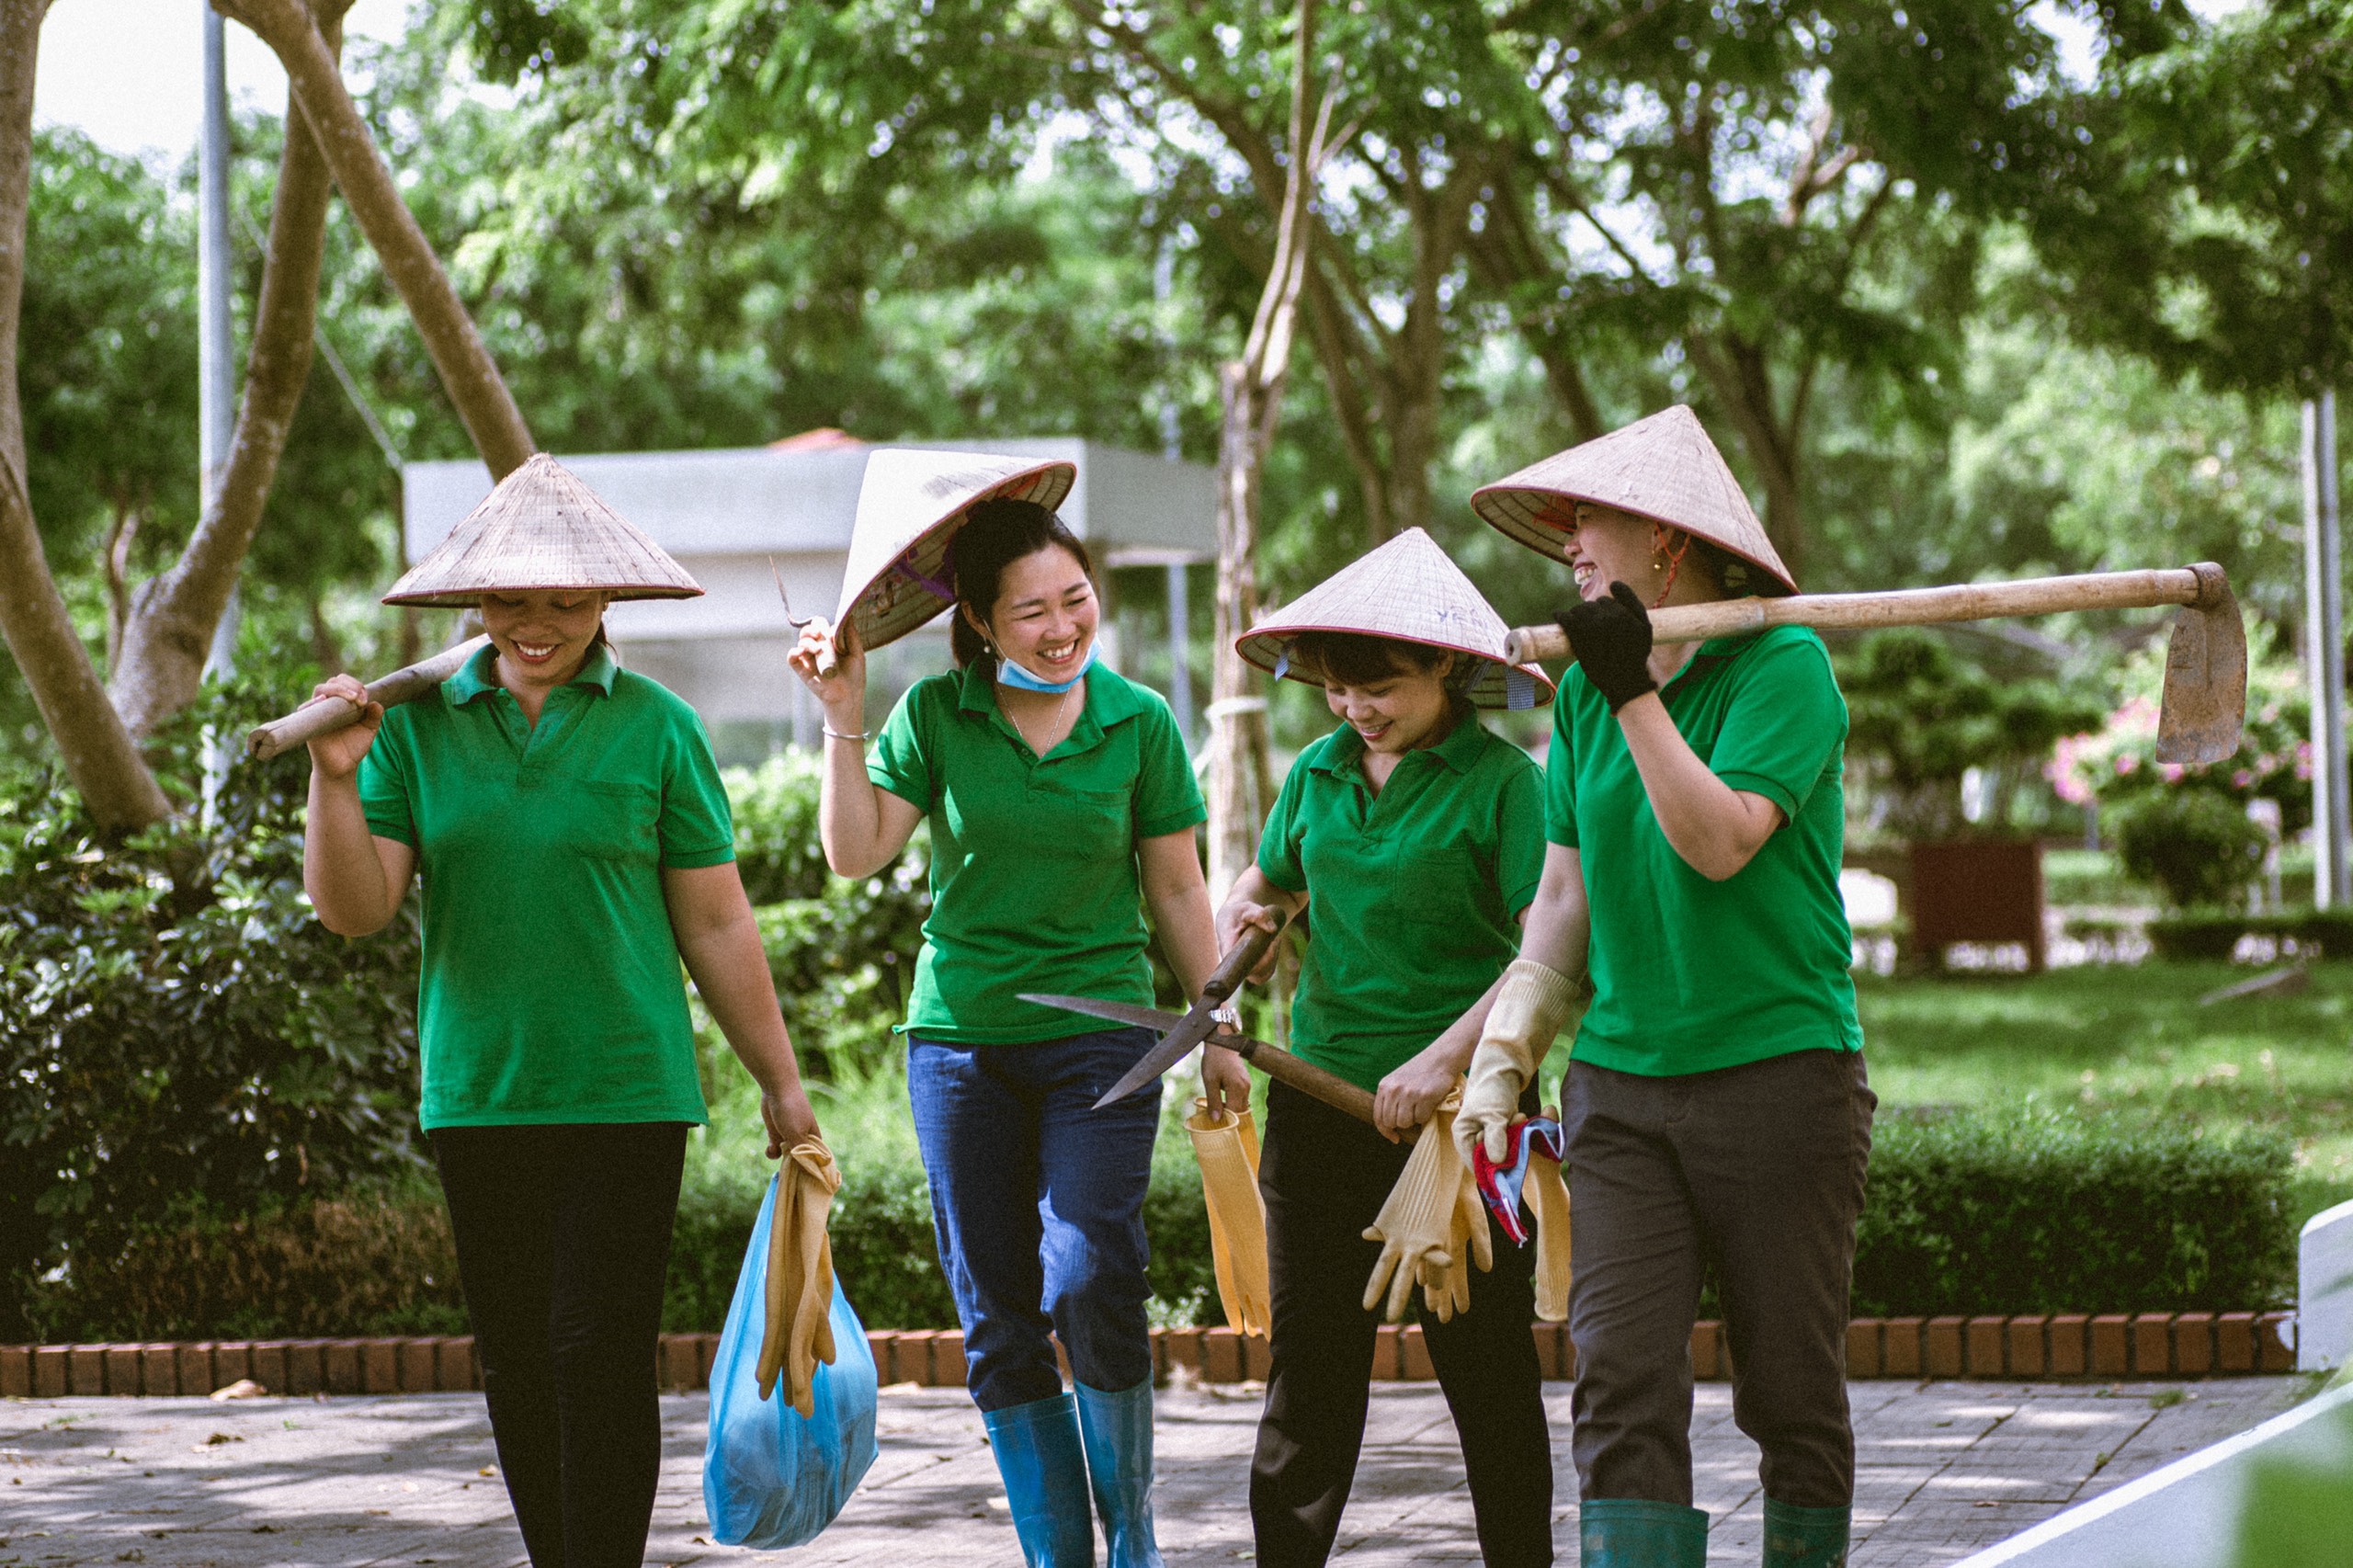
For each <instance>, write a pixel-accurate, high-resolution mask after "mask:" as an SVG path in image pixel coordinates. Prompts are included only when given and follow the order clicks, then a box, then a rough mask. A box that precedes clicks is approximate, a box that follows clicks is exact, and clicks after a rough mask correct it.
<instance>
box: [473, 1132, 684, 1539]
mask: <svg viewBox="0 0 2353 1568" xmlns="http://www.w3.org/2000/svg"><path fill="white" fill-rule="evenodd" d="M433 1153H434V1157H435V1158H436V1159H437V1160H438V1162H439V1164H440V1167H441V1188H442V1191H443V1192H444V1193H445V1194H446V1195H447V1196H448V1199H449V1226H450V1230H451V1233H453V1235H454V1236H455V1238H456V1241H457V1245H458V1273H459V1276H460V1278H461V1280H462V1281H463V1284H464V1288H465V1295H466V1315H467V1316H468V1317H470V1318H471V1319H472V1322H473V1331H474V1348H475V1351H476V1352H477V1353H478V1354H479V1355H480V1356H481V1358H482V1379H483V1395H484V1398H485V1399H486V1401H487V1403H489V1405H490V1429H491V1433H492V1435H493V1436H494V1437H495V1438H496V1439H497V1442H498V1468H499V1472H500V1474H501V1475H503V1476H504V1477H505V1478H506V1495H507V1496H508V1497H509V1498H510V1499H511V1500H512V1501H513V1503H514V1505H515V1521H516V1523H517V1524H518V1525H520V1526H521V1527H522V1530H523V1545H524V1548H525V1550H527V1551H529V1553H530V1556H531V1568H638V1565H639V1564H640V1563H642V1562H643V1561H644V1558H645V1535H646V1529H647V1527H648V1525H649V1524H650V1522H651V1521H652V1519H653V1517H654V1485H655V1483H656V1482H657V1481H658V1480H659V1479H660V1476H661V1471H662V1411H661V1404H660V1402H659V1400H658V1398H657V1396H656V1392H655V1386H654V1376H655V1374H654V1349H655V1343H656V1340H657V1338H658V1336H659V1335H660V1333H661V1328H662V1284H663V1277H664V1275H665V1273H666V1272H667V1270H668V1268H669V1264H670V1230H671V1226H672V1224H673V1223H674V1222H675V1221H676V1218H677V1212H678V1181H679V1176H680V1173H681V1171H682V1169H683V1167H684V1165H685V1163H686V1153H687V1127H686V1124H685V1123H684V1122H676V1121H657V1122H630V1123H616V1124H609V1125H607V1124H590V1125H572V1126H562V1127H445V1128H440V1129H438V1130H437V1131H435V1132H434V1133H433Z"/></svg>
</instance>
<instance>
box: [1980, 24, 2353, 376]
mask: <svg viewBox="0 0 2353 1568" xmlns="http://www.w3.org/2000/svg"><path fill="white" fill-rule="evenodd" d="M2120 9H2121V7H2120ZM2101 78H2102V79H2101V80H2100V82H2099V83H2098V84H2097V85H2096V86H2095V88H2094V89H2093V90H2092V91H2091V92H2089V93H2087V94H2086V95H2085V97H2084V100H2083V102H2082V104H2081V106H2080V110H2079V112H2080V114H2081V123H2082V131H2081V136H2082V142H2083V151H2082V153H2080V155H2079V156H2078V157H2077V158H2076V159H2075V167H2074V168H2072V169H2071V170H2070V171H2069V177H2068V178H2066V179H2065V180H2063V181H2060V182H2057V183H2056V184H2055V185H2054V186H2053V187H2052V188H2050V189H2047V190H2044V191H2041V192H2038V193H2037V199H2035V200H2034V201H2033V202H2031V203H2030V204H2029V206H2028V207H2027V209H2026V210H2027V211H2028V212H2029V214H2030V222H2031V224H2032V228H2033V231H2034V235H2035V239H2036V242H2037V244H2038V245H2039V246H2040V248H2041V250H2042V252H2043V254H2044V255H2045V256H2048V257H2049V258H2050V259H2051V261H2052V264H2053V267H2054V270H2055V274H2056V275H2055V276H2054V278H2053V280H2052V281H2053V288H2052V298H2053V300H2054V301H2055V302H2057V303H2059V304H2060V305H2062V306H2063V308H2064V309H2066V310H2067V311H2068V312H2069V313H2070V314H2071V315H2072V316H2073V318H2074V319H2075V322H2076V323H2077V324H2078V325H2079V326H2080V327H2082V328H2083V329H2085V330H2086V332H2088V333H2089V334H2090V335H2094V336H2095V337H2097V338H2099V339H2101V340H2104V341H2107V342H2111V343H2114V344H2117V345H2120V346H2121V347H2126V348H2129V349H2131V350H2132V351H2133V352H2135V353H2139V354H2143V355H2145V356H2147V357H2149V358H2151V359H2153V360H2154V362H2156V363H2157V364H2158V365H2160V366H2162V367H2164V368H2165V369H2167V370H2168V371H2171V372H2175V373H2182V372H2188V371H2193V370H2194V371H2196V372H2198V373H2199V375H2200V377H2201V378H2202V379H2203V380H2204V381H2206V383H2207V384H2208V385H2211V386H2220V387H2237V388H2245V389H2250V390H2255V391H2260V392H2296V393H2298V394H2300V395H2305V396H2309V395H2311V394H2312V393H2313V392H2317V391H2319V390H2320V389H2322V388H2325V387H2334V386H2336V385H2338V384H2339V383H2341V382H2342V381H2344V380H2345V378H2346V374H2347V369H2348V368H2353V221H2349V220H2348V218H2347V213H2348V212H2349V211H2353V140H2349V139H2348V138H2347V135H2346V131H2345V128H2346V126H2347V124H2348V123H2353V14H2349V13H2348V12H2347V10H2346V8H2345V7H2344V6H2341V5H2338V4H2336V3H2334V0H2278V3H2275V4H2270V5H2265V6H2248V7H2246V8H2245V9H2244V10H2242V11H2239V12H2238V13H2237V14H2235V15H2234V16H2232V17H2227V18H2225V19H2224V20H2222V21H2221V22H2218V23H2216V24H2214V25H2212V26H2211V27H2208V28H2198V29H2188V28H2183V29H2180V30H2179V31H2177V33H2175V35H2174V36H2173V37H2171V38H2169V39H2167V40H2165V47H2162V48H2157V49H2154V50H2151V51H2145V52H2123V53H2118V54H2112V55H2111V56H2110V57H2109V58H2108V59H2106V60H2104V61H2103V62H2102V63H2101Z"/></svg>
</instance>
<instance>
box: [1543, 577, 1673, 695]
mask: <svg viewBox="0 0 2353 1568" xmlns="http://www.w3.org/2000/svg"><path fill="white" fill-rule="evenodd" d="M1554 619H1557V620H1558V621H1560V623H1561V630H1562V631H1565V632H1567V633H1568V634H1569V652H1570V653H1572V654H1574V655H1575V658H1576V661H1577V664H1578V665H1579V666H1580V667H1582V668H1583V669H1584V671H1585V678H1586V679H1587V680H1589V681H1591V682H1592V683H1593V688H1594V689H1595V690H1596V691H1598V692H1599V693H1601V697H1602V700H1603V701H1605V702H1607V703H1608V704H1609V711H1611V712H1612V713H1615V712H1617V711H1618V710H1620V708H1623V707H1625V706H1626V704H1628V703H1629V702H1631V701H1633V700H1634V699H1636V698H1637V697H1640V696H1641V695H1642V694H1643V693H1644V692H1646V691H1656V690H1657V689H1658V682H1656V681H1654V680H1653V679H1651V668H1650V659H1651V612H1650V611H1649V610H1647V609H1644V608H1643V601H1642V599H1641V597H1639V596H1637V595H1636V594H1635V592H1634V590H1633V589H1631V588H1630V587H1628V586H1627V585H1625V584H1623V583H1612V584H1610V585H1609V597H1608V598H1605V599H1588V600H1585V601H1583V602H1581V603H1578V604H1574V605H1572V606H1570V607H1569V608H1567V609H1564V610H1563V611H1561V612H1560V614H1559V615H1558V616H1556V617H1554Z"/></svg>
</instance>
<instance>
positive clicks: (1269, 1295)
mask: <svg viewBox="0 0 2353 1568" xmlns="http://www.w3.org/2000/svg"><path fill="white" fill-rule="evenodd" d="M1209 1104H1210V1103H1209V1101H1207V1100H1205V1099H1201V1100H1195V1101H1194V1102H1193V1114H1192V1115H1190V1116H1188V1117H1187V1118H1186V1119H1185V1131H1187V1132H1189V1133H1190V1134H1192V1138H1193V1157H1194V1158H1195V1159H1197V1160H1199V1162H1200V1165H1201V1198H1202V1199H1203V1200H1204V1202H1206V1203H1207V1205H1208V1207H1209V1213H1210V1261H1211V1263H1212V1264H1213V1265H1214V1266H1215V1267H1216V1270H1217V1295H1218V1301H1220V1302H1221V1303H1222V1305H1223V1306H1224V1308H1225V1323H1226V1326H1227V1327H1228V1328H1231V1329H1233V1332H1234V1333H1236V1334H1255V1335H1259V1336H1260V1337H1261V1338H1263V1337H1265V1336H1266V1335H1267V1332H1268V1329H1269V1327H1270V1325H1271V1324H1273V1322H1274V1305H1273V1295H1274V1292H1273V1290H1272V1289H1271V1288H1270V1287H1269V1285H1268V1284H1267V1205H1266V1200H1265V1199H1262V1198H1260V1197H1259V1196H1258V1128H1257V1124H1256V1122H1254V1121H1253V1120H1252V1119H1251V1117H1250V1113H1249V1112H1248V1111H1246V1110H1245V1111H1243V1112H1242V1113H1240V1114H1239V1115H1236V1114H1235V1113H1234V1112H1233V1111H1225V1112H1222V1113H1221V1114H1219V1115H1217V1116H1211V1114H1210V1108H1209Z"/></svg>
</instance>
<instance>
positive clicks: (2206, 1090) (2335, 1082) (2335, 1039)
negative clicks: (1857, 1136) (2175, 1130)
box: [1856, 963, 2353, 1225]
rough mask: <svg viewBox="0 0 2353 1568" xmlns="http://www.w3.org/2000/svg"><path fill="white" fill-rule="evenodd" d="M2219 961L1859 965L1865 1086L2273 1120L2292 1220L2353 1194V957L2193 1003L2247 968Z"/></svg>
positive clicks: (1919, 1096)
mask: <svg viewBox="0 0 2353 1568" xmlns="http://www.w3.org/2000/svg"><path fill="white" fill-rule="evenodd" d="M2253 972H2255V971H2251V970H2248V969H2246V968H2245V967H2237V966H2233V965H2231V964H2227V963H2145V964H2141V965H2138V966H2136V967H2130V968H2127V967H2108V966H2085V967H2082V968H2075V969H2063V970H2053V971H2050V972H2048V973H2046V974H2041V975H2037V976H2034V977H2032V978H2026V977H2022V976H2007V977H1986V978H1976V977H1971V978H1965V979H1964V978H1943V979H1935V980H1881V979H1878V978H1876V977H1874V976H1871V975H1868V974H1865V975H1859V976H1858V977H1857V980H1856V984H1857V987H1858V990H1859V996H1860V1001H1861V1007H1862V1018H1863V1034H1864V1039H1865V1041H1866V1047H1867V1050H1868V1052H1869V1058H1870V1074H1871V1085H1872V1087H1874V1088H1876V1089H1877V1090H1878V1091H1879V1094H1880V1098H1881V1102H1882V1104H1883V1105H1886V1106H1923V1105H1969V1106H1995V1105H2002V1104H2006V1103H2013V1104H2014V1103H2017V1102H2019V1101H2023V1100H2028V1099H2034V1100H2038V1101H2040V1102H2041V1103H2043V1104H2074V1105H2077V1106H2081V1107H2083V1108H2086V1109H2089V1110H2097V1111H2111V1112H2121V1113H2125V1114H2131V1115H2148V1116H2159V1117H2166V1118H2172V1119H2186V1120H2191V1121H2196V1122H2200V1123H2202V1124H2204V1125H2207V1126H2210V1127H2214V1128H2228V1127H2240V1126H2259V1127H2270V1128H2276V1129H2278V1130H2279V1131H2283V1132H2286V1133H2288V1134H2289V1135H2290V1136H2291V1137H2293V1138H2294V1139H2295V1141H2296V1149H2297V1159H2298V1164H2299V1165H2300V1166H2301V1169H2302V1180H2301V1181H2300V1183H2299V1189H2298V1199H2299V1205H2298V1212H2297V1214H2296V1222H2297V1223H2298V1224H2300V1225H2301V1224H2302V1222H2303V1221H2304V1219H2305V1218H2306V1217H2307V1216H2309V1215H2311V1214H2312V1213H2313V1212H2316V1211H2317V1210H2321V1209H2324V1208H2326V1207H2328V1206H2329V1205H2331V1204H2335V1203H2341V1202H2344V1201H2345V1200H2346V1199H2353V963H2324V964H2319V965H2316V966H2314V967H2313V971H2312V989H2311V990H2309V991H2307V992H2305V993H2304V994H2302V995H2299V996H2286V997H2258V998H2253V999H2248V1000H2243V1001H2233V1002H2220V1003H2217V1004H2215V1005H2214V1006H2211V1007H2201V1006H2199V1005H2198V998H2199V997H2200V996H2201V995H2203V994H2206V993H2207V992H2210V991H2212V990H2214V989H2216V988H2217V987H2219V986H2222V985H2227V984H2229V983H2232V982H2234V981H2239V980H2245V979H2246V978H2248V977H2249V976H2250V975H2251V974H2252V973H2253Z"/></svg>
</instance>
